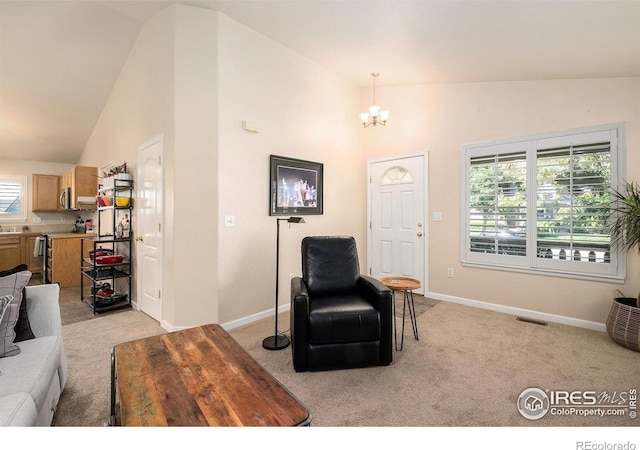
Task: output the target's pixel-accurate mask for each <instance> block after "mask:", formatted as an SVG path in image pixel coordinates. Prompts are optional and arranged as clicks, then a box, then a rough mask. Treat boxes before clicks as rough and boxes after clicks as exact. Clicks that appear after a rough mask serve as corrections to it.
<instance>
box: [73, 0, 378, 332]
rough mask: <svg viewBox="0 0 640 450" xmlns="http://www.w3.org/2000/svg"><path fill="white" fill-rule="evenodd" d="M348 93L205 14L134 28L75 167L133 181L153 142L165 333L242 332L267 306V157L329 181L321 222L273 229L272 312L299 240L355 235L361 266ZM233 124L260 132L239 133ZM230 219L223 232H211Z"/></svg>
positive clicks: (294, 58) (188, 12)
mask: <svg viewBox="0 0 640 450" xmlns="http://www.w3.org/2000/svg"><path fill="white" fill-rule="evenodd" d="M357 94H358V91H357V89H356V88H355V86H353V85H352V84H350V83H348V82H346V81H345V80H343V79H340V78H339V77H337V76H335V75H333V74H331V73H330V72H329V71H327V70H326V69H324V68H322V67H320V66H319V65H317V64H315V63H312V62H311V61H309V60H307V59H305V58H302V57H301V56H299V55H297V54H296V53H294V52H292V51H291V50H288V49H286V48H284V47H282V46H281V45H279V44H276V43H275V42H273V41H272V40H270V39H268V38H266V37H264V36H261V35H259V34H257V33H255V32H254V31H253V30H251V29H249V28H247V27H245V26H243V25H241V24H239V23H237V22H235V21H234V20H232V19H230V18H228V17H226V16H224V15H222V14H220V13H217V12H215V11H211V10H203V9H199V8H193V7H188V6H182V5H177V6H172V7H170V8H168V9H167V10H165V11H163V12H161V13H160V14H159V15H157V16H156V17H154V18H152V19H151V20H149V21H148V22H147V23H146V24H145V26H144V27H143V30H142V32H141V34H140V37H139V38H138V41H137V43H136V45H135V47H134V49H133V51H132V53H131V55H130V57H129V60H128V62H127V64H126V66H125V68H124V69H123V71H122V73H121V75H120V78H119V80H118V82H117V84H116V86H115V88H114V90H113V93H112V94H111V97H110V99H109V101H108V103H107V106H106V107H105V110H104V111H103V113H102V115H101V117H100V120H99V121H98V124H97V125H96V128H95V130H94V132H93V134H92V136H91V139H90V140H89V143H88V145H87V147H86V149H85V152H84V154H83V156H82V159H81V162H82V163H83V164H93V165H98V166H103V165H105V164H107V163H121V162H122V161H127V163H128V165H129V166H130V167H132V169H133V170H134V173H135V162H136V153H137V148H138V146H139V145H140V144H142V143H144V142H146V141H148V140H149V139H151V138H153V137H155V136H157V135H160V134H163V135H164V152H165V167H164V173H165V186H164V196H165V227H164V258H163V259H164V261H163V288H162V289H163V296H162V298H163V322H164V326H165V327H166V328H169V329H171V328H180V327H187V326H193V325H199V324H202V323H206V322H219V323H229V322H234V321H242V320H245V318H247V317H256V316H260V315H265V314H266V315H268V314H269V310H270V309H272V308H273V306H274V293H275V239H276V236H275V234H276V219H275V217H270V216H269V215H268V199H269V155H270V154H278V155H283V156H289V157H295V158H301V159H308V160H313V161H318V162H322V163H324V165H325V174H326V175H325V197H324V199H325V213H324V214H323V215H321V216H307V217H306V220H307V223H306V224H304V225H297V226H293V227H292V228H291V229H289V228H288V227H287V226H286V225H283V226H282V227H281V261H280V264H281V267H280V268H281V270H280V273H281V278H280V286H281V291H280V292H281V295H280V299H281V301H280V303H281V304H282V305H286V304H288V290H289V289H288V285H289V273H296V274H299V273H300V240H301V238H302V237H303V236H305V235H308V234H350V235H353V236H355V237H356V239H358V241H359V242H361V245H360V248H361V250H362V255H361V256H362V257H363V259H362V260H363V261H364V256H365V253H364V252H365V250H366V235H365V234H364V232H365V226H364V223H365V217H366V210H365V201H366V193H365V187H366V185H365V183H364V180H365V173H366V165H365V162H364V155H363V153H362V151H361V150H360V149H359V145H358V139H357V132H356V130H357V125H358V123H357V112H356V108H355V104H356V101H357ZM243 120H251V121H254V122H256V123H258V125H259V126H260V128H261V132H260V133H257V134H254V133H248V132H246V131H244V130H242V127H241V124H242V121H243ZM227 214H231V215H234V216H235V218H236V226H235V227H234V228H224V227H223V226H222V221H223V217H224V215H227ZM134 230H135V225H134ZM249 320H250V319H249Z"/></svg>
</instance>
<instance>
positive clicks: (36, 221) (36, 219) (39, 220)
mask: <svg viewBox="0 0 640 450" xmlns="http://www.w3.org/2000/svg"><path fill="white" fill-rule="evenodd" d="M32 220H33V223H41V222H42V219H41V218H40V217H38V216H33V219H32Z"/></svg>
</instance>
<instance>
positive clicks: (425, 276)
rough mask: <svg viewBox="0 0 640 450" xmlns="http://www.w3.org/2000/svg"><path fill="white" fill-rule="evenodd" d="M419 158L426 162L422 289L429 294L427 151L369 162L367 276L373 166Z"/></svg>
mask: <svg viewBox="0 0 640 450" xmlns="http://www.w3.org/2000/svg"><path fill="white" fill-rule="evenodd" d="M417 156H422V157H423V158H422V160H423V162H424V167H423V171H424V186H423V189H424V196H423V198H424V237H425V239H423V240H422V245H423V255H424V265H423V268H424V269H423V270H424V273H423V274H422V280H424V281H423V283H422V288H423V290H424V293H425V294H426V293H427V292H429V278H428V274H429V217H430V216H429V153H428V152H427V151H424V152H418V153H410V154H406V155H394V156H389V157H385V158H377V159H369V160H367V274H370V273H371V266H372V261H371V255H372V244H373V243H372V241H371V221H372V217H371V202H372V200H373V199H372V198H371V186H372V184H371V183H372V181H373V180H372V179H371V177H372V175H371V166H372V165H373V164H376V163H381V162H390V161H397V160H402V159H407V158H414V157H417Z"/></svg>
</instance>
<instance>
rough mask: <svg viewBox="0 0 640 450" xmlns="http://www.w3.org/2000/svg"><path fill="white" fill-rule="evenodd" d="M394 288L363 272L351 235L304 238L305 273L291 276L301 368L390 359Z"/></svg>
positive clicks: (294, 342) (296, 358)
mask: <svg viewBox="0 0 640 450" xmlns="http://www.w3.org/2000/svg"><path fill="white" fill-rule="evenodd" d="M391 302H392V294H391V290H390V289H388V288H387V287H385V286H384V285H383V284H382V283H381V282H380V281H378V280H376V279H375V278H372V277H369V276H366V275H361V274H360V266H359V263H358V252H357V248H356V241H355V239H354V238H353V237H349V236H312V237H306V238H304V239H303V240H302V278H300V277H295V278H293V279H292V280H291V314H290V317H291V352H292V355H293V367H294V369H295V370H296V371H297V372H303V371H309V370H330V369H346V368H354V367H365V366H375V365H388V364H390V363H391V361H392V360H393V344H392V336H393V329H392V308H391Z"/></svg>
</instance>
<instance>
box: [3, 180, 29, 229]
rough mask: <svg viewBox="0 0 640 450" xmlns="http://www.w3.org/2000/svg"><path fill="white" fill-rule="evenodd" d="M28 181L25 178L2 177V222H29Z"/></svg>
mask: <svg viewBox="0 0 640 450" xmlns="http://www.w3.org/2000/svg"><path fill="white" fill-rule="evenodd" d="M26 188H27V180H26V177H23V176H13V175H0V221H1V222H12V221H14V222H21V221H25V220H27V205H26V201H25V197H26Z"/></svg>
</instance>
